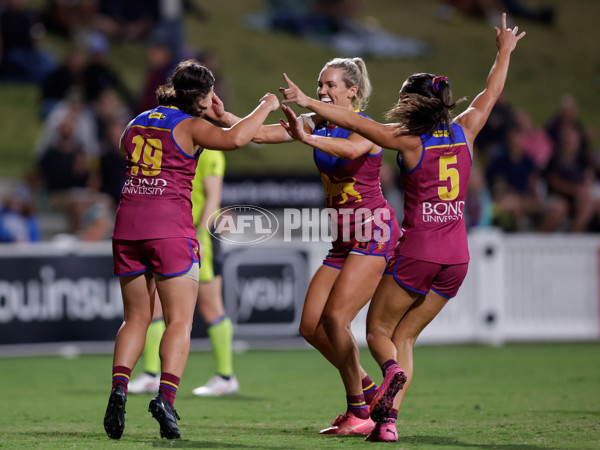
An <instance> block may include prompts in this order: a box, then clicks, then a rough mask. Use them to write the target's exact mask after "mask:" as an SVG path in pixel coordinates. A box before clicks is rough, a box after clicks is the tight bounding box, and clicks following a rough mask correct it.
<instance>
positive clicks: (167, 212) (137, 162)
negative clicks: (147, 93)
mask: <svg viewBox="0 0 600 450" xmlns="http://www.w3.org/2000/svg"><path fill="white" fill-rule="evenodd" d="M190 118H193V117H192V116H190V115H188V114H186V113H184V112H182V111H180V110H179V109H177V108H175V107H165V106H158V107H157V108H155V109H153V110H150V111H146V112H144V113H142V114H140V115H139V116H137V117H136V118H135V119H134V120H133V121H132V123H131V124H130V126H129V128H128V129H127V131H126V135H125V139H124V146H125V150H126V152H127V156H126V157H127V180H126V181H125V185H124V186H123V189H122V191H121V200H120V203H119V208H118V210H117V215H116V221H115V228H114V231H113V236H112V237H113V239H121V240H143V239H163V238H180V237H186V238H192V239H193V240H194V241H195V239H196V228H195V227H194V224H193V220H192V201H191V190H192V180H193V179H194V175H195V172H196V165H197V163H198V156H199V155H200V153H201V152H202V149H201V150H200V151H199V152H198V153H197V154H196V155H195V156H189V155H187V154H186V153H184V152H183V151H182V150H181V148H180V147H179V145H178V144H177V142H176V141H175V139H174V137H173V130H174V129H175V127H176V126H177V125H178V124H179V123H180V122H181V121H183V120H185V119H190Z"/></svg>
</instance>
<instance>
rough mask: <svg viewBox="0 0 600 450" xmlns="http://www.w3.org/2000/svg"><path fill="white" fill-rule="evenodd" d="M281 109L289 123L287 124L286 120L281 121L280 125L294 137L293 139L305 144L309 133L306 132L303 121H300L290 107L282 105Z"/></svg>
mask: <svg viewBox="0 0 600 450" xmlns="http://www.w3.org/2000/svg"><path fill="white" fill-rule="evenodd" d="M281 109H282V110H283V113H284V114H285V117H287V120H288V122H287V123H286V121H285V120H283V119H279V123H280V124H281V126H282V127H283V128H284V130H285V131H287V133H288V134H289V135H290V136H291V137H292V139H295V140H296V141H301V142H303V141H304V139H305V137H306V136H308V133H306V131H304V126H303V125H302V121H300V120H298V117H297V116H296V114H295V113H294V111H292V109H291V108H290V107H289V106H287V105H281Z"/></svg>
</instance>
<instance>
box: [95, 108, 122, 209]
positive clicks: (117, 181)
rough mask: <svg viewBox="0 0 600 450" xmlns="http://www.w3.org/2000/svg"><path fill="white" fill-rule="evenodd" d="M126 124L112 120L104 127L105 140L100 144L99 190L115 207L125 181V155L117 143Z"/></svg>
mask: <svg viewBox="0 0 600 450" xmlns="http://www.w3.org/2000/svg"><path fill="white" fill-rule="evenodd" d="M126 125H127V123H126V122H123V121H121V120H117V119H113V120H111V121H109V122H108V123H107V124H106V125H105V133H104V134H105V136H106V137H105V138H104V139H103V140H102V144H101V156H100V176H101V187H100V190H101V191H102V192H104V193H105V194H108V195H109V196H110V197H111V198H112V200H113V203H114V205H115V206H118V204H119V198H120V197H121V189H122V188H123V184H124V183H125V179H126V173H125V172H126V170H125V169H126V164H125V155H123V153H121V150H120V148H119V142H120V139H121V134H122V132H123V129H124V128H125V126H126Z"/></svg>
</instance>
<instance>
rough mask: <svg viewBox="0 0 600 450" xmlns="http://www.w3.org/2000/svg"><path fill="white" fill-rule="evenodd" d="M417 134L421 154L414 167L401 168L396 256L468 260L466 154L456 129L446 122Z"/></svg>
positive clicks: (469, 162)
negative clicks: (399, 235) (443, 126)
mask: <svg viewBox="0 0 600 450" xmlns="http://www.w3.org/2000/svg"><path fill="white" fill-rule="evenodd" d="M451 129H452V133H453V135H454V137H453V138H451V136H450V134H449V133H448V132H447V131H445V130H442V129H439V130H438V131H435V132H434V133H431V134H428V135H423V136H421V141H422V143H423V154H422V156H421V161H420V162H419V164H418V165H417V167H415V168H414V169H412V170H410V171H406V170H404V169H403V168H402V164H401V159H398V164H399V165H400V169H401V180H402V188H403V190H404V221H403V222H402V238H401V239H400V243H399V245H398V247H397V249H396V255H401V256H407V257H410V258H414V259H418V260H421V261H427V262H432V263H437V264H443V265H446V264H463V263H468V262H469V248H468V243H467V228H466V224H465V217H464V214H465V200H466V196H467V183H468V180H469V175H470V173H471V165H472V156H471V152H470V150H469V147H468V145H467V141H466V139H465V135H464V133H463V130H462V127H461V126H460V125H459V124H457V123H452V124H451Z"/></svg>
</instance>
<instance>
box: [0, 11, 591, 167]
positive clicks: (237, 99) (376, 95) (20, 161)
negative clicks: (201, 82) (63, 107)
mask: <svg viewBox="0 0 600 450" xmlns="http://www.w3.org/2000/svg"><path fill="white" fill-rule="evenodd" d="M31 1H32V2H33V3H34V4H38V5H40V4H42V0H31ZM438 3H439V0H421V1H418V2H416V1H409V0H369V1H364V2H362V4H363V7H362V9H361V11H360V14H359V19H360V20H367V18H369V20H371V21H376V22H378V23H379V25H380V26H381V27H383V28H384V29H385V30H387V31H390V32H393V33H396V34H398V35H401V36H406V37H412V38H417V39H420V40H423V41H425V42H427V43H429V44H431V46H432V47H433V48H434V51H433V53H432V54H431V55H429V56H426V57H421V58H416V59H372V58H371V59H368V60H367V66H368V68H369V73H370V76H371V81H372V83H373V87H374V90H373V95H372V97H371V101H370V106H369V108H368V110H367V111H366V112H367V114H369V115H370V116H372V117H373V118H374V119H375V120H384V119H383V113H384V112H385V111H386V110H387V109H389V107H390V106H391V105H392V104H393V103H394V102H395V101H396V99H397V94H398V90H399V88H400V86H401V84H402V81H403V80H404V79H405V78H406V77H407V76H408V75H410V74H411V73H413V72H423V71H430V72H434V73H444V74H445V75H447V76H449V77H450V80H451V82H452V90H453V92H454V94H455V95H456V96H457V97H461V96H467V97H468V98H469V99H473V97H474V96H475V95H476V94H477V93H478V92H480V91H481V90H482V89H483V87H484V85H485V79H486V76H487V74H488V72H489V70H490V67H491V64H492V62H493V59H494V54H495V44H494V32H493V30H492V28H491V26H490V25H489V24H487V23H486V22H485V21H478V20H474V19H470V18H467V17H465V16H462V15H460V14H455V15H454V16H453V17H452V19H451V20H449V21H447V22H440V21H438V20H437V18H436V7H437V5H438ZM526 3H527V4H528V5H531V6H538V5H551V6H553V7H554V8H556V11H557V23H556V26H555V27H553V28H549V27H545V26H543V25H540V24H537V23H533V22H528V21H526V20H520V21H519V25H520V26H521V29H522V30H526V31H527V37H526V38H525V39H524V40H523V41H522V42H521V43H520V44H519V48H518V49H517V51H516V52H515V53H514V55H513V58H512V62H511V69H510V74H509V77H508V82H507V85H506V89H505V92H506V94H507V97H508V99H509V101H510V102H511V103H512V104H513V105H514V106H519V107H523V108H525V109H526V110H527V111H529V112H530V113H531V115H532V116H533V119H534V122H535V123H536V124H538V125H541V124H543V123H545V121H546V120H547V119H548V118H549V117H550V115H551V114H552V113H553V112H554V110H555V109H556V108H557V106H558V103H559V99H560V96H561V95H562V94H563V93H565V92H570V93H572V94H573V95H574V96H575V98H576V99H577V101H578V102H579V105H580V111H581V118H582V120H583V122H584V124H585V125H586V126H593V125H596V126H598V124H600V110H599V109H598V105H597V103H598V101H597V97H598V92H599V89H600V52H598V49H597V47H598V38H597V37H598V32H597V17H598V14H600V2H598V1H597V0H572V1H569V2H565V1H560V0H528V1H527V2H526ZM199 4H201V5H202V7H203V8H205V9H206V10H207V11H208V13H209V15H210V19H209V20H207V21H203V22H200V21H198V20H196V19H194V18H192V17H188V18H187V20H186V30H187V36H188V42H189V43H190V44H191V45H192V46H193V47H194V48H196V49H203V48H207V47H209V48H212V49H214V50H215V51H216V53H217V54H218V55H219V57H220V61H221V67H222V71H223V76H225V77H226V78H227V79H228V81H229V84H230V86H231V91H232V92H231V101H230V102H229V103H228V105H227V106H228V108H229V109H230V110H231V111H233V112H236V113H238V114H247V113H248V112H250V111H251V110H252V109H253V108H254V107H255V105H256V104H257V101H258V99H259V98H260V97H262V96H263V95H264V93H265V92H267V91H271V92H276V91H277V89H278V87H279V86H281V85H282V76H281V74H282V72H284V71H285V72H287V73H288V75H290V77H292V79H293V80H294V81H295V82H297V83H298V85H299V86H300V87H301V88H303V89H304V90H305V91H306V92H307V93H311V94H312V93H313V92H314V90H315V89H316V80H317V76H318V73H319V71H320V70H321V68H322V67H323V64H324V63H325V62H326V61H328V60H329V59H331V58H333V57H335V56H354V55H338V54H334V53H333V52H331V51H330V50H328V49H325V48H322V47H316V46H313V45H310V44H307V43H306V42H305V41H303V40H300V39H296V38H294V37H292V36H289V35H287V34H285V33H268V34H267V33H260V32H258V31H254V30H250V29H248V28H246V27H245V26H244V23H243V19H244V16H245V15H246V14H249V13H255V12H257V11H260V10H261V9H262V8H263V5H264V1H263V0H246V1H244V2H241V1H238V0H220V1H218V2H216V1H215V2H208V1H204V2H199ZM47 45H48V46H49V47H50V48H52V49H54V51H55V52H56V53H57V55H59V56H60V55H62V54H64V52H65V48H66V44H65V42H64V41H63V40H61V39H59V38H57V37H55V36H49V39H48V42H47ZM111 51H112V53H111V57H110V64H111V66H112V67H113V68H114V69H115V70H116V71H118V73H119V74H120V75H121V76H122V77H123V78H124V81H125V82H126V84H127V85H128V86H129V87H130V89H131V90H132V92H139V91H140V89H141V85H142V79H143V76H144V71H145V70H146V62H145V53H144V52H145V50H144V47H143V45H141V44H135V43H127V44H119V43H114V45H113V46H112V50H111ZM38 95H39V94H38V90H37V88H36V87H35V86H28V85H25V86H21V85H12V84H0V98H2V101H1V102H0V117H2V118H3V119H2V120H3V122H2V127H0V142H2V151H1V154H0V177H5V178H8V179H15V178H17V179H18V178H19V177H20V176H22V175H23V174H24V173H25V172H26V171H27V169H28V168H29V167H30V166H31V164H32V163H33V152H32V148H33V144H34V142H35V137H36V136H37V134H38V132H39V130H40V126H41V125H40V122H39V118H38V115H37V106H38ZM463 105H466V104H463ZM459 109H460V111H462V109H461V108H459ZM460 111H457V112H460ZM279 117H281V114H273V115H272V117H271V118H270V119H272V121H273V122H277V120H278V118H279ZM270 121H271V120H270ZM594 142H595V145H596V147H597V148H600V133H598V134H597V135H596V136H595V138H594ZM384 157H385V158H386V159H387V160H388V161H389V162H393V159H394V158H395V154H393V152H386V153H385V154H384ZM249 172H254V173H265V172H267V173H269V172H275V173H295V174H297V173H299V172H304V173H309V174H313V173H315V172H314V163H313V161H312V158H311V157H310V153H309V152H308V149H307V147H306V146H303V145H301V144H296V143H292V144H288V145H285V146H281V145H277V146H262V147H254V148H248V149H244V150H243V151H238V152H233V153H231V154H229V155H228V173H231V174H240V173H249Z"/></svg>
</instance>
